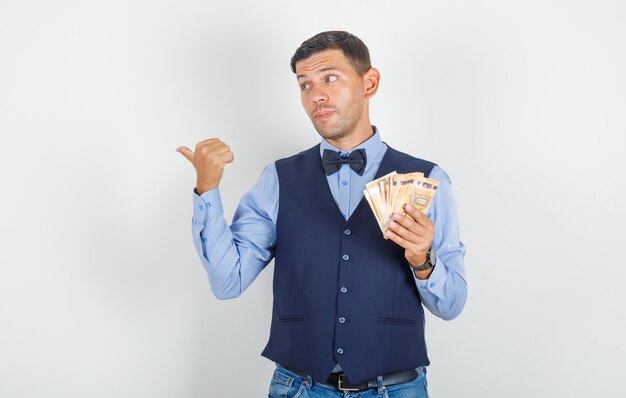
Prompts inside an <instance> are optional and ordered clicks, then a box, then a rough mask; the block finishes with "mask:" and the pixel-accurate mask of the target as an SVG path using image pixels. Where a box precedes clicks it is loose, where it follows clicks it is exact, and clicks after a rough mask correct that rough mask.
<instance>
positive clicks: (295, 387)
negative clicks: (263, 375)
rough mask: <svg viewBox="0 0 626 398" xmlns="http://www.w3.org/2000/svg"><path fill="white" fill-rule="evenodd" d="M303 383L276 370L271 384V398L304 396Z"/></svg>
mask: <svg viewBox="0 0 626 398" xmlns="http://www.w3.org/2000/svg"><path fill="white" fill-rule="evenodd" d="M303 381H304V380H302V379H300V378H295V377H293V376H290V375H288V374H285V373H283V372H281V371H280V370H278V369H276V370H275V371H274V375H273V376H272V383H271V384H270V392H269V395H268V397H269V398H297V397H299V396H300V395H301V394H302V387H303Z"/></svg>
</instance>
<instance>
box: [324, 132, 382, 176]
mask: <svg viewBox="0 0 626 398" xmlns="http://www.w3.org/2000/svg"><path fill="white" fill-rule="evenodd" d="M372 130H374V134H373V135H372V136H371V137H370V138H368V139H367V140H365V141H364V142H362V143H360V144H359V145H357V146H355V147H354V148H351V149H348V150H347V151H342V150H341V149H339V148H337V147H336V146H334V145H332V144H330V143H329V142H328V141H326V139H324V138H322V142H321V143H320V156H322V155H323V154H324V150H325V149H330V150H331V151H335V152H339V154H340V155H350V152H352V151H354V150H355V149H361V148H362V149H365V154H366V156H367V159H374V158H376V157H377V156H378V154H379V153H380V151H382V150H383V148H384V146H383V140H382V139H381V138H380V133H379V132H378V128H377V127H376V126H372ZM369 167H370V162H367V163H366V165H365V170H367V169H368V168H369Z"/></svg>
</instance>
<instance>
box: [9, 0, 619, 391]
mask: <svg viewBox="0 0 626 398" xmlns="http://www.w3.org/2000/svg"><path fill="white" fill-rule="evenodd" d="M330 29H343V30H348V31H351V32H353V33H355V34H357V35H358V36H359V37H361V38H362V39H363V40H364V41H365V43H366V44H367V45H368V46H369V48H370V51H371V54H372V62H373V64H374V65H375V66H377V67H378V68H379V69H380V72H381V74H382V81H381V88H380V91H379V93H378V94H377V96H376V97H375V98H374V99H373V100H372V103H371V108H372V121H373V123H374V124H376V125H378V126H379V127H380V130H381V132H382V135H383V139H384V140H385V141H386V142H387V143H389V144H390V145H391V146H394V147H396V148H398V149H401V150H403V151H406V152H409V153H411V154H413V155H415V156H418V157H423V158H426V159H430V160H433V161H435V162H437V163H438V164H439V165H441V167H443V168H444V169H445V170H446V171H447V172H448V173H449V174H450V175H451V176H452V179H453V188H454V190H455V194H456V197H457V202H458V206H459V218H460V224H461V236H462V239H463V241H464V243H465V244H466V245H467V247H468V253H467V256H466V267H467V273H468V283H469V299H468V302H467V306H466V309H465V311H464V313H463V314H462V315H461V316H460V317H459V318H457V319H456V320H454V321H451V322H445V321H442V320H439V319H437V318H435V317H433V316H429V317H428V319H427V340H428V343H429V355H430V358H431V361H432V366H431V367H430V368H429V382H430V392H431V396H433V397H461V396H463V397H589V396H597V397H618V396H626V387H625V386H624V384H623V376H622V374H623V372H624V370H626V359H625V358H626V345H625V344H624V343H623V341H624V340H623V335H624V333H625V332H626V326H625V323H626V319H625V318H626V317H625V311H624V304H625V303H626V293H625V292H624V289H623V286H624V280H625V279H626V271H625V265H626V261H625V260H624V252H623V250H624V238H625V237H626V234H625V233H624V224H625V222H626V214H625V211H624V201H625V200H626V193H625V188H624V185H625V184H624V180H625V179H626V167H625V166H626V162H625V161H624V159H623V157H624V155H625V152H626V138H625V135H626V118H625V111H626V73H625V71H626V5H625V3H624V2H623V1H619V0H615V1H609V0H602V1H601V0H595V1H574V0H569V1H566V0H563V1H557V0H542V1H539V0H534V1H533V0H531V1H529V0H524V1H522V0H519V1H502V0H491V1H487V0H485V1H421V0H420V1H405V2H399V1H397V2H387V3H384V2H381V1H363V0H361V1H342V0H333V1H326V0H320V1H315V2H298V1H287V0H285V1H229V2H225V1H220V2H217V1H209V0H205V1H200V0H176V1H174V0H152V1H148V0H143V1H142V0H130V1H129V0H110V1H68V0H56V1H43V0H30V1H29V0H19V1H18V0H0V134H1V141H0V142H1V148H2V151H1V154H0V177H1V179H0V181H1V185H0V200H1V206H0V238H1V240H0V242H1V243H0V244H1V245H2V248H1V250H0V266H1V269H0V396H2V397H7V398H9V397H10V398H14V397H16V398H17V397H20V398H21V397H43V396H45V397H64V398H70V397H94V398H95V397H107V398H108V397H134V398H137V397H146V398H147V397H150V398H157V397H163V398H169V397H184V398H187V397H189V398H195V397H198V398H199V397H217V396H219V397H254V396H258V397H260V396H265V395H266V394H267V387H268V385H269V379H270V376H271V372H272V369H273V364H272V363H270V362H269V361H267V360H266V359H264V358H262V357H261V356H260V355H259V354H260V352H261V350H262V348H263V346H264V344H265V342H266V339H267V336H268V332H269V318H270V312H271V275H272V272H273V267H272V266H270V267H268V269H267V270H265V271H264V272H263V273H262V274H261V276H260V277H259V279H257V281H256V282H255V283H254V284H253V285H252V287H251V288H250V289H249V290H248V291H246V292H245V293H244V295H243V296H242V297H241V298H239V299H237V300H233V301H225V302H223V301H218V300H216V299H215V298H213V296H212V295H211V293H210V290H209V286H208V282H207V280H206V275H205V272H204V270H203V269H202V266H201V264H200V261H199V260H198V259H197V257H196V254H195V251H194V249H193V245H192V241H191V233H190V228H191V227H190V224H191V214H192V201H191V200H192V188H193V186H194V184H195V175H194V172H193V169H192V168H191V165H190V164H189V163H188V162H187V160H185V159H184V158H183V157H182V156H181V155H180V154H178V153H176V152H175V148H176V147H177V146H179V145H187V146H190V147H193V146H194V145H195V143H196V142H198V141H200V140H202V139H205V138H208V137H211V136H219V137H220V138H222V139H223V140H224V141H226V142H227V143H229V144H230V145H231V146H232V148H233V151H234V152H235V157H236V161H235V163H234V164H232V165H230V166H229V167H228V168H227V170H226V175H225V177H224V180H223V184H222V192H223V201H224V205H225V210H226V217H227V218H228V219H230V218H231V216H232V213H233V211H234V209H235V206H236V205H237V203H238V200H239V198H240V197H241V195H242V194H243V193H244V192H245V191H246V190H247V189H249V188H250V186H251V185H252V184H253V183H254V182H255V181H256V179H257V178H258V176H259V174H260V172H261V170H262V168H263V167H264V166H265V165H267V164H268V163H270V162H272V161H274V160H275V159H277V158H279V157H283V156H288V155H291V154H293V153H296V152H298V151H300V150H302V149H305V148H308V147H309V146H311V145H314V144H315V143H316V142H317V141H318V135H317V133H316V132H315V130H314V129H313V128H312V126H311V125H310V122H309V120H308V118H307V117H306V115H305V113H304V111H303V110H302V109H301V105H300V102H299V101H300V100H299V93H298V88H297V85H296V82H295V78H294V76H293V75H292V74H291V72H290V70H289V59H290V57H291V55H292V54H293V51H294V50H295V49H296V48H297V47H298V45H299V44H300V43H301V42H302V41H303V40H305V39H307V38H308V37H310V36H312V35H314V34H315V33H318V32H320V31H323V30H330Z"/></svg>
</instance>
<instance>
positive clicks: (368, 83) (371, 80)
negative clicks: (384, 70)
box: [363, 68, 380, 99]
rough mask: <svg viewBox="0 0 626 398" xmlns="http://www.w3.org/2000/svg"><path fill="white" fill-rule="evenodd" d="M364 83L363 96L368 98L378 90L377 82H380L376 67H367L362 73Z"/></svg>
mask: <svg viewBox="0 0 626 398" xmlns="http://www.w3.org/2000/svg"><path fill="white" fill-rule="evenodd" d="M363 82H364V83H365V98H366V99H369V98H371V97H373V96H374V94H376V91H378V83H379V82H380V72H378V69H376V68H369V69H368V70H367V72H365V74H364V75H363Z"/></svg>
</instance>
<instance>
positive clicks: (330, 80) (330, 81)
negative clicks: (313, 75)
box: [326, 76, 337, 83]
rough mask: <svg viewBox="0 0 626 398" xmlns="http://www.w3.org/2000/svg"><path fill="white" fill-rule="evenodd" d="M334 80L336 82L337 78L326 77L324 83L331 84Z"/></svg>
mask: <svg viewBox="0 0 626 398" xmlns="http://www.w3.org/2000/svg"><path fill="white" fill-rule="evenodd" d="M335 80H337V76H328V77H327V78H326V83H332V82H334V81H335Z"/></svg>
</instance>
